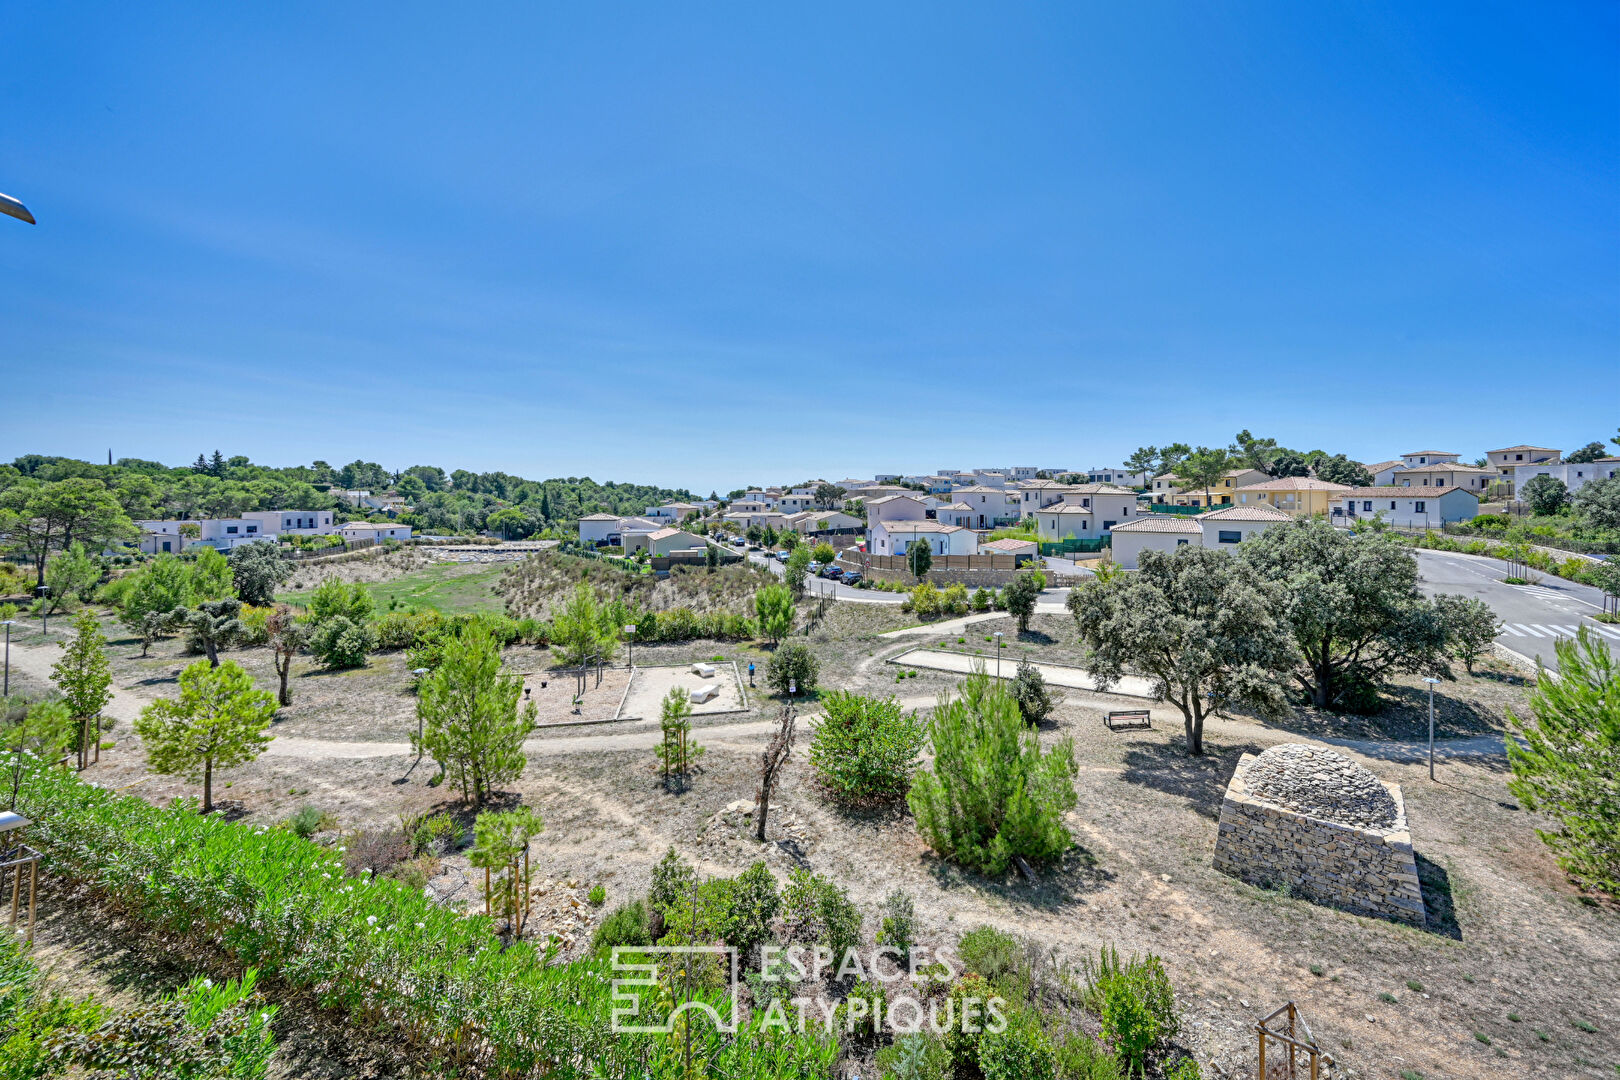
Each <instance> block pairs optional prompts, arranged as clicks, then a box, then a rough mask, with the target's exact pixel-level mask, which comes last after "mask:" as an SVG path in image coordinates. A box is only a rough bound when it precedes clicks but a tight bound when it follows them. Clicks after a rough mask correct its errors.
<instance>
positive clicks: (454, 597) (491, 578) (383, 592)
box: [276, 563, 505, 615]
mask: <svg viewBox="0 0 1620 1080" xmlns="http://www.w3.org/2000/svg"><path fill="white" fill-rule="evenodd" d="M504 569H505V567H504V566H501V565H488V564H483V563H443V564H440V565H438V566H430V567H428V568H427V569H426V570H417V571H415V572H413V573H409V574H405V575H402V576H400V577H397V578H394V579H393V580H392V581H382V582H377V583H375V584H368V585H366V591H368V592H369V593H371V598H372V600H373V601H374V602H375V603H376V605H377V612H378V614H381V613H383V612H386V611H388V610H390V609H389V604H390V603H394V605H395V607H396V608H397V609H398V610H400V611H405V610H408V609H410V608H413V607H414V608H417V609H423V608H435V609H437V610H439V611H441V612H443V613H444V614H446V615H453V614H457V613H459V612H464V611H504V610H505V604H504V603H503V602H502V601H501V597H500V595H499V594H497V593H496V592H495V583H496V582H497V581H499V580H500V577H501V571H502V570H504ZM276 599H277V600H280V601H282V602H284V603H288V604H293V605H295V606H297V607H304V606H305V605H307V604H308V603H309V593H308V592H307V591H303V592H289V593H281V594H280V595H278V596H277V597H276Z"/></svg>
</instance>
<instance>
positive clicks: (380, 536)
mask: <svg viewBox="0 0 1620 1080" xmlns="http://www.w3.org/2000/svg"><path fill="white" fill-rule="evenodd" d="M338 535H339V536H341V537H343V539H345V540H349V541H354V540H376V541H379V542H381V541H383V540H409V539H410V538H411V527H410V526H409V525H394V524H387V525H375V524H373V523H371V522H369V521H351V522H349V523H348V524H347V525H344V526H343V527H342V528H341V529H339V530H338Z"/></svg>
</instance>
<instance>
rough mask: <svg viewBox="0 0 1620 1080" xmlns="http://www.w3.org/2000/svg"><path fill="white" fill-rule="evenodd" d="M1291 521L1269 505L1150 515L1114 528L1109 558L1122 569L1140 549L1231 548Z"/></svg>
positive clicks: (1135, 561) (1132, 565) (1134, 561)
mask: <svg viewBox="0 0 1620 1080" xmlns="http://www.w3.org/2000/svg"><path fill="white" fill-rule="evenodd" d="M1291 520H1293V519H1292V517H1291V515H1289V514H1285V513H1283V512H1282V511H1281V510H1273V509H1272V508H1271V507H1269V506H1222V507H1217V508H1216V509H1214V510H1207V511H1205V512H1204V513H1202V514H1197V515H1194V516H1192V517H1178V516H1174V515H1169V514H1153V515H1149V516H1147V517H1139V518H1137V519H1136V520H1135V521H1128V522H1126V523H1125V524H1123V525H1119V526H1116V527H1115V528H1114V531H1113V558H1114V562H1116V563H1118V564H1119V565H1120V566H1122V567H1124V568H1125V569H1127V570H1134V569H1136V567H1137V565H1138V560H1139V558H1140V556H1141V554H1142V552H1144V551H1173V550H1175V549H1176V548H1178V547H1186V546H1196V547H1210V548H1218V547H1225V546H1228V545H1230V546H1233V547H1235V546H1237V545H1238V544H1241V543H1243V542H1244V541H1245V540H1247V539H1249V537H1251V536H1254V535H1255V534H1256V533H1260V532H1264V531H1265V530H1266V529H1269V528H1270V527H1271V526H1273V525H1276V524H1279V523H1282V522H1286V521H1291Z"/></svg>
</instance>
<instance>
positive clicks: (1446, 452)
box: [1401, 450, 1458, 457]
mask: <svg viewBox="0 0 1620 1080" xmlns="http://www.w3.org/2000/svg"><path fill="white" fill-rule="evenodd" d="M1418 454H1444V455H1446V456H1447V457H1457V456H1458V455H1457V454H1456V453H1455V452H1454V451H1451V450H1408V451H1406V453H1404V454H1402V455H1401V457H1415V456H1417V455H1418Z"/></svg>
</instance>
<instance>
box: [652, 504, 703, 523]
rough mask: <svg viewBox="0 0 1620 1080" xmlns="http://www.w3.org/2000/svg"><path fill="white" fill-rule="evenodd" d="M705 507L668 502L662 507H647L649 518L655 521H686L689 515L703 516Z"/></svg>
mask: <svg viewBox="0 0 1620 1080" xmlns="http://www.w3.org/2000/svg"><path fill="white" fill-rule="evenodd" d="M703 510H704V507H702V506H700V505H698V504H697V503H689V502H668V503H664V504H663V505H662V506H649V507H647V516H648V517H650V518H652V519H653V520H654V521H664V522H670V521H685V520H686V516H687V515H688V514H701V513H703Z"/></svg>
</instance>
